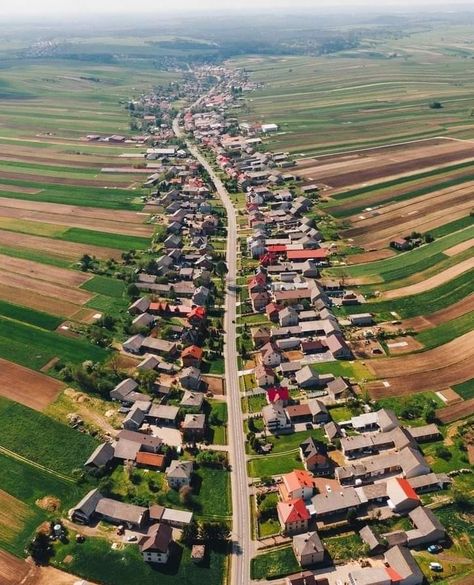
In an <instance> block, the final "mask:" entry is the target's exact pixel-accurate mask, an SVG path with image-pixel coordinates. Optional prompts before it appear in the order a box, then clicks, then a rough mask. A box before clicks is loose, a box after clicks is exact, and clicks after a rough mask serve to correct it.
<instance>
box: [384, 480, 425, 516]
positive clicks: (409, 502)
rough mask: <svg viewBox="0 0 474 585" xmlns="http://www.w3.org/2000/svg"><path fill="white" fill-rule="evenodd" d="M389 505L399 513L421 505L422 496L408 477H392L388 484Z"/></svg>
mask: <svg viewBox="0 0 474 585" xmlns="http://www.w3.org/2000/svg"><path fill="white" fill-rule="evenodd" d="M386 489H387V496H388V502H387V503H388V505H389V507H390V508H392V510H393V511H394V512H397V513H398V514H400V513H403V512H407V511H408V510H412V509H413V508H416V507H417V506H419V505H420V498H419V497H418V495H417V494H416V492H415V490H414V489H413V488H412V486H411V485H410V483H409V481H408V480H407V479H404V478H401V477H391V478H390V479H388V480H387V484H386Z"/></svg>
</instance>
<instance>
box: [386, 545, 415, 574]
mask: <svg viewBox="0 0 474 585" xmlns="http://www.w3.org/2000/svg"><path fill="white" fill-rule="evenodd" d="M385 561H386V562H387V563H388V564H389V565H390V567H391V568H392V569H394V570H395V571H396V572H397V573H398V575H399V576H400V577H401V579H408V578H409V577H411V576H412V575H414V576H416V577H417V578H418V581H417V582H419V583H421V582H422V581H423V579H424V577H423V573H422V572H421V570H420V567H419V566H418V564H417V562H416V561H415V559H414V558H413V556H412V554H411V553H410V551H409V550H408V549H407V548H405V547H404V546H393V547H392V548H390V549H388V551H387V552H386V553H385ZM401 579H400V580H401Z"/></svg>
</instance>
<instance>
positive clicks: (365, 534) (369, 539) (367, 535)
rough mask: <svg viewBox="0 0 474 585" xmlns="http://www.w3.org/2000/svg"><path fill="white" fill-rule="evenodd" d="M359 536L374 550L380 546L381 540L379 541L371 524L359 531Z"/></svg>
mask: <svg viewBox="0 0 474 585" xmlns="http://www.w3.org/2000/svg"><path fill="white" fill-rule="evenodd" d="M359 536H360V537H361V539H362V540H363V541H364V542H365V543H366V544H367V545H368V546H369V548H370V550H374V549H375V548H377V547H378V546H380V541H379V539H378V537H377V535H376V534H375V533H374V532H373V530H372V528H370V526H368V525H367V526H364V527H363V528H362V529H361V530H360V531H359Z"/></svg>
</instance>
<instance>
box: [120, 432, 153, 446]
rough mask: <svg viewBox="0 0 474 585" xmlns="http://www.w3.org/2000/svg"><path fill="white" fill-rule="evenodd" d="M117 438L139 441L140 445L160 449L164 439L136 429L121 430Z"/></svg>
mask: <svg viewBox="0 0 474 585" xmlns="http://www.w3.org/2000/svg"><path fill="white" fill-rule="evenodd" d="M117 438H118V439H119V440H123V439H126V440H127V441H132V442H133V443H138V444H139V445H143V446H145V447H150V448H153V449H158V448H159V447H161V445H162V444H163V441H162V439H160V437H154V436H153V435H145V434H144V433H137V432H135V431H126V430H123V431H120V432H119V434H118V435H117Z"/></svg>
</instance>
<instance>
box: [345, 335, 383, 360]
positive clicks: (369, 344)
mask: <svg viewBox="0 0 474 585" xmlns="http://www.w3.org/2000/svg"><path fill="white" fill-rule="evenodd" d="M349 346H350V348H351V349H352V352H353V353H354V355H355V356H356V357H357V358H359V359H370V358H372V357H374V356H377V355H379V356H382V355H385V351H384V349H383V347H382V346H381V345H380V343H379V342H378V341H377V340H375V339H354V340H351V341H350V342H349ZM374 351H375V353H374Z"/></svg>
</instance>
